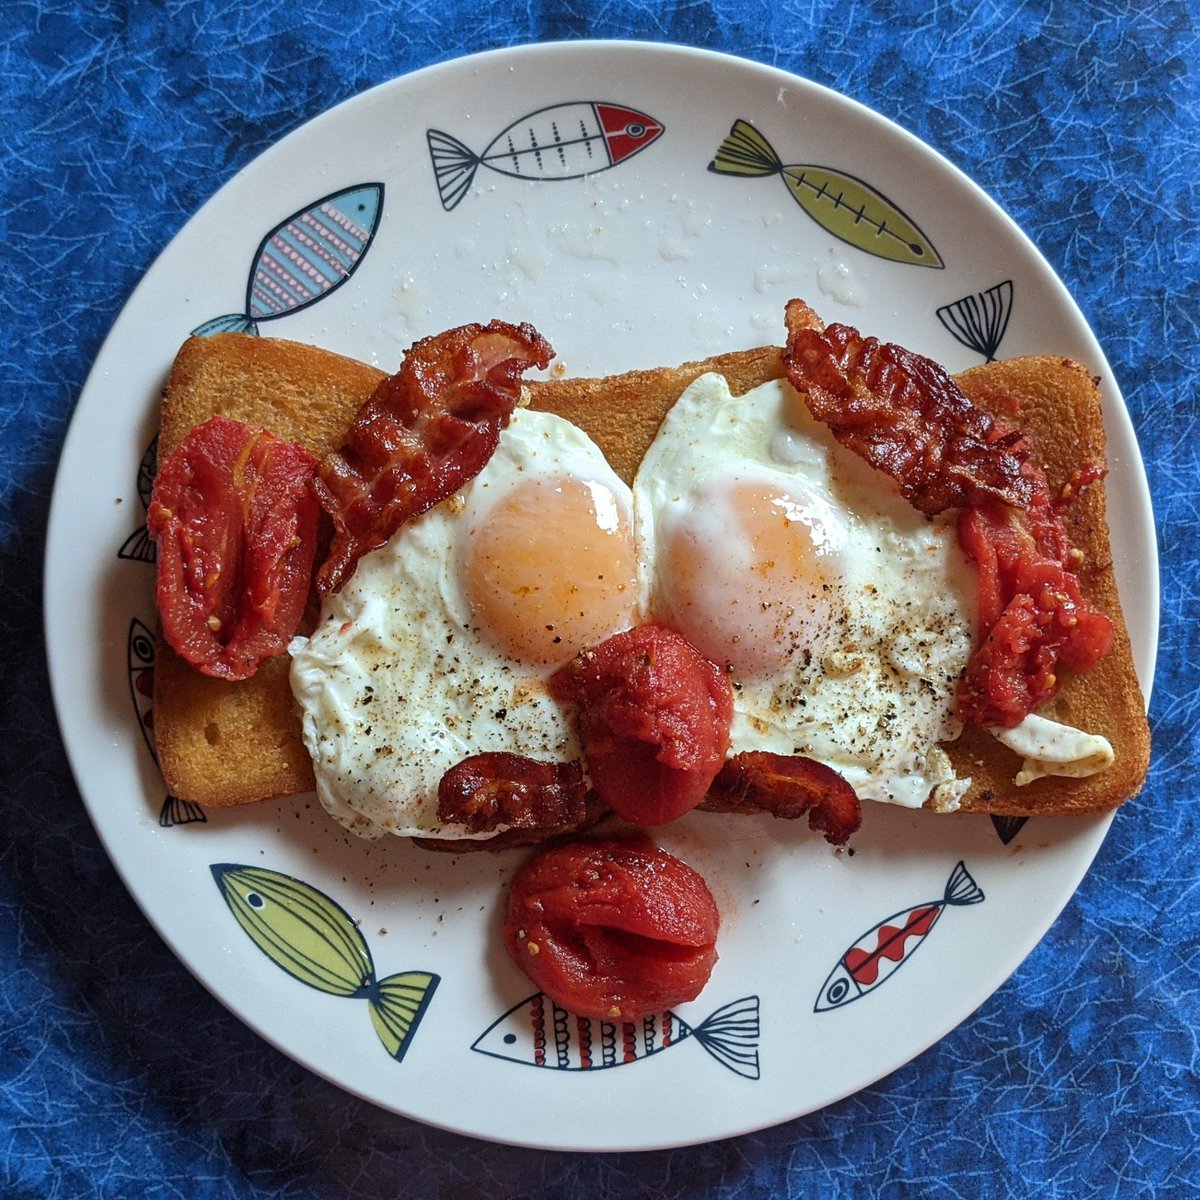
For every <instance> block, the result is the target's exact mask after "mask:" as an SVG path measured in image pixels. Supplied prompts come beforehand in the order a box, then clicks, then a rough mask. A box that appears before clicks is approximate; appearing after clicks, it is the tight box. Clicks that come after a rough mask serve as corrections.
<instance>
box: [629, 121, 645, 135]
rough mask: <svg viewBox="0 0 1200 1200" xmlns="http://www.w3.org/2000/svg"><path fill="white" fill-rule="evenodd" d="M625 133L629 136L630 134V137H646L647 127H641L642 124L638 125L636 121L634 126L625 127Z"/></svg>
mask: <svg viewBox="0 0 1200 1200" xmlns="http://www.w3.org/2000/svg"><path fill="white" fill-rule="evenodd" d="M625 132H626V133H627V134H629V136H630V137H635V138H640V137H645V136H646V127H645V125H640V124H638V122H637V121H634V122H633V123H632V124H629V125H626V126H625Z"/></svg>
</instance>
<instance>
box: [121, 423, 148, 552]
mask: <svg viewBox="0 0 1200 1200" xmlns="http://www.w3.org/2000/svg"><path fill="white" fill-rule="evenodd" d="M157 464H158V435H157V434H155V436H154V437H153V438H152V439H151V441H150V445H148V446H147V447H146V449H145V452H144V453H143V454H142V461H141V462H140V463H139V464H138V473H137V494H138V499H139V500H140V501H141V502H142V512H143V514H144V513H145V511H146V509H148V508H149V507H150V492H151V490H152V489H153V487H154V472H155V470H156V468H157ZM117 557H118V558H127V559H132V560H133V561H135V562H144V563H154V562H157V561H158V548H157V547H156V546H155V544H154V539H153V538H152V537H151V536H150V531H149V530H148V529H147V528H146V522H145V521H144V520H143V521H142V523H141V524H140V525H139V526H138V527H137V528H136V529H135V530H134V531H133V532H132V533H131V534H130V535H129V536H128V537H127V538H126V539H125V540H124V542H122V543H121V548H120V550H118V551H117Z"/></svg>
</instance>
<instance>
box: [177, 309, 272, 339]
mask: <svg viewBox="0 0 1200 1200" xmlns="http://www.w3.org/2000/svg"><path fill="white" fill-rule="evenodd" d="M214 333H252V334H253V335H254V336H255V337H258V322H257V321H252V320H251V319H250V318H249V317H248V316H246V314H245V313H226V314H225V316H223V317H213V319H212V320H211V321H205V322H204V324H203V325H197V326H196V328H195V329H193V330H192V337H212V335H213V334H214Z"/></svg>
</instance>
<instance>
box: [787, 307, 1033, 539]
mask: <svg viewBox="0 0 1200 1200" xmlns="http://www.w3.org/2000/svg"><path fill="white" fill-rule="evenodd" d="M785 319H786V322H787V328H788V339H787V347H786V349H785V350H784V355H783V359H784V365H785V367H786V369H787V377H788V381H789V382H790V383H791V385H792V386H793V387H794V388H795V389H796V391H797V392H799V393H800V395H801V396H802V397H803V398H804V401H805V403H806V404H807V405H808V409H809V411H810V412H811V413H812V415H813V416H814V417H815V418H816V419H817V420H818V421H821V422H823V423H824V424H826V425H828V426H829V428H830V431H831V432H832V433H833V436H834V437H835V438H837V440H838V441H839V442H840V443H841V444H842V445H843V446H845V447H846V448H847V449H848V450H853V451H854V452H855V453H856V454H858V455H859V456H860V457H862V458H863V459H865V460H866V461H867V462H869V463H870V464H871V466H873V467H875V468H877V469H878V470H880V471H883V472H885V473H886V474H888V475H890V476H891V477H892V478H893V479H895V480H896V482H897V483H899V485H900V490H901V492H902V493H903V495H904V497H905V498H906V499H907V500H908V501H909V503H910V504H912V505H913V506H914V507H915V508H918V509H920V510H921V511H922V512H923V513H926V514H929V515H931V516H932V515H933V514H935V513H939V512H942V511H944V510H945V509H947V508H960V507H963V506H966V505H971V504H979V503H982V502H984V501H986V500H1000V501H1002V502H1004V503H1005V504H1011V505H1013V506H1014V507H1017V508H1026V507H1028V505H1029V503H1030V501H1031V500H1032V499H1033V496H1034V490H1035V483H1034V480H1033V479H1032V478H1031V477H1030V476H1029V474H1028V473H1027V472H1026V470H1025V461H1026V459H1027V458H1028V456H1029V445H1028V442H1027V441H1026V439H1025V438H1024V436H1023V435H1022V434H1021V433H1020V432H1018V431H1016V430H1012V429H1009V428H1007V427H1006V426H1005V425H1004V424H1002V423H1001V422H999V421H997V420H996V419H995V418H994V417H992V416H991V415H990V414H988V413H985V412H984V411H983V410H982V409H980V408H977V407H976V406H975V405H974V404H972V403H971V401H970V400H969V399H968V398H967V397H966V395H964V394H963V391H962V389H961V388H960V387H959V386H958V384H957V383H955V382H954V380H953V379H952V378H951V377H950V376H949V375H948V374H947V373H946V372H945V371H944V370H943V369H942V368H941V367H940V366H938V364H937V363H935V362H933V361H932V360H931V359H928V358H925V357H924V356H923V355H920V354H915V353H913V352H912V351H911V350H906V349H905V348H904V347H903V346H897V345H894V344H892V343H889V342H880V341H879V340H878V339H877V338H872V337H864V336H863V335H862V334H861V333H859V332H858V330H857V329H854V328H852V327H851V326H849V325H829V326H824V325H823V323H822V322H821V320H820V318H819V317H817V316H816V314H815V313H814V312H813V310H812V309H811V308H810V307H809V306H808V305H807V304H805V302H804V301H803V300H792V301H789V303H788V305H787V310H786V314H785Z"/></svg>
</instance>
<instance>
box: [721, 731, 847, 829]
mask: <svg viewBox="0 0 1200 1200" xmlns="http://www.w3.org/2000/svg"><path fill="white" fill-rule="evenodd" d="M700 808H701V809H702V810H703V811H705V812H731V813H770V814H771V816H773V817H782V818H785V819H788V820H795V819H796V818H797V817H802V816H804V814H805V813H807V814H808V827H809V828H810V829H812V830H814V831H815V832H818V833H823V834H824V835H825V840H826V841H827V842H832V843H833V844H834V845H835V846H840V845H843V844H844V843H845V842H846V840H847V839H848V838H849V837H850V835H851V834H852V833H855V832H856V831H857V830H858V827H859V826H860V825H861V824H862V806H861V804H860V803H859V799H858V797H857V796H856V795H855V794H854V789H853V788H852V787H851V786H850V785H849V784H848V783H847V782H846V781H845V780H844V779H843V778H842V777H841V776H840V775H839V774H838V773H837V772H836V771H834V770H833V769H832V768H830V767H827V766H825V765H824V764H822V763H819V762H816V761H815V760H813V759H811V758H804V757H803V756H801V755H798V754H794V755H786V754H771V753H768V752H767V751H765V750H747V751H744V752H743V753H741V754H735V755H734V756H733V757H732V758H730V759H728V760H727V761H726V763H725V765H724V766H723V767H722V768H721V771H720V774H718V775H717V778H716V780H715V781H714V782H713V785H712V787H711V788H709V792H708V796H707V798H706V799H705V800H704V802H703V803H702V804H701V805H700Z"/></svg>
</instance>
